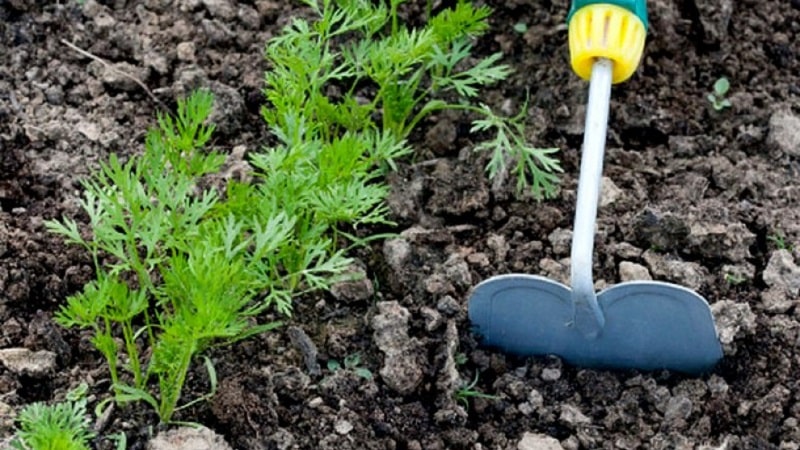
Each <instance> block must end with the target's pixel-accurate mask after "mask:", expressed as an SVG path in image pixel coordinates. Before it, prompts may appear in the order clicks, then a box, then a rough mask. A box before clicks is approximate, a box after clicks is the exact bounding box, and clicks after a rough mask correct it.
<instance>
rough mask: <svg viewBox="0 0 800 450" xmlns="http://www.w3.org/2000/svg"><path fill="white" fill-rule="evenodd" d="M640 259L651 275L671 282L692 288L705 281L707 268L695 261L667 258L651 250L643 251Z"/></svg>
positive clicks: (698, 287) (703, 283)
mask: <svg viewBox="0 0 800 450" xmlns="http://www.w3.org/2000/svg"><path fill="white" fill-rule="evenodd" d="M642 259H644V261H645V263H646V264H647V266H648V267H649V268H650V271H651V272H652V274H653V275H656V276H658V277H661V278H664V279H666V280H668V281H671V282H673V283H677V284H681V285H684V286H686V287H688V288H689V289H694V290H698V289H700V288H702V287H703V286H704V285H705V283H706V274H707V269H706V268H705V267H703V266H701V265H700V264H698V263H696V262H691V261H681V260H678V259H667V258H666V257H665V256H663V255H660V254H658V253H656V252H654V251H653V250H647V251H645V252H644V253H643V254H642Z"/></svg>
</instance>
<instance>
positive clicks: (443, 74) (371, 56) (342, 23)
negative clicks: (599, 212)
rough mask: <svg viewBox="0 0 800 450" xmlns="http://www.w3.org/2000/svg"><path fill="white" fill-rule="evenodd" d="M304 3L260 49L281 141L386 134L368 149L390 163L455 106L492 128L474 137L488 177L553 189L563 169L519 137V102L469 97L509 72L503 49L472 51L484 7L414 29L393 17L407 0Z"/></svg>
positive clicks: (477, 126)
mask: <svg viewBox="0 0 800 450" xmlns="http://www.w3.org/2000/svg"><path fill="white" fill-rule="evenodd" d="M303 3H304V4H305V5H306V6H308V7H309V8H311V10H312V11H313V13H314V14H315V18H314V19H313V20H305V19H300V18H297V19H294V20H293V21H292V23H291V24H290V25H289V26H287V27H286V28H285V29H284V30H283V32H282V33H281V34H280V35H278V36H276V37H275V38H273V39H272V40H271V41H270V42H269V43H268V45H267V49H266V57H267V60H268V62H269V65H270V70H269V71H267V73H266V89H265V92H266V96H267V99H268V100H269V102H270V105H269V106H265V107H264V109H263V115H264V118H265V119H266V121H267V123H268V124H269V126H270V127H271V128H272V129H273V131H274V132H275V134H276V136H278V137H279V138H280V140H281V143H282V146H283V148H285V149H289V151H290V152H291V149H292V148H294V147H296V146H298V145H301V144H302V145H310V143H322V145H329V144H330V143H332V142H336V141H337V139H340V138H341V136H343V135H346V136H348V137H349V139H352V140H354V141H365V140H379V141H389V142H391V144H390V145H387V146H386V147H385V148H384V149H379V150H378V151H377V152H376V154H374V155H371V156H374V157H377V158H378V159H381V160H384V161H385V162H386V164H388V165H390V166H391V164H392V162H393V161H394V159H396V158H398V157H400V156H403V155H404V154H406V153H408V149H406V148H405V147H404V146H403V144H402V143H403V142H404V141H405V140H406V139H407V138H408V136H409V135H410V133H411V132H412V130H414V129H415V128H416V127H417V126H418V125H419V123H420V122H421V121H422V120H423V119H425V118H426V117H428V116H430V115H431V114H433V113H435V112H437V111H442V110H460V111H466V112H470V113H472V114H475V115H477V116H479V117H481V119H479V120H477V121H476V122H475V123H474V127H473V131H481V132H487V133H493V134H494V135H495V137H494V138H493V139H491V140H490V141H488V142H485V143H482V144H480V145H478V146H477V147H476V150H477V151H489V152H491V153H492V156H491V161H492V163H490V165H489V167H487V170H488V172H489V175H490V177H495V176H498V175H499V174H500V172H501V171H506V170H510V171H511V172H512V173H513V174H514V176H515V177H516V179H517V188H518V191H523V190H526V189H530V191H531V192H532V193H533V194H534V196H535V197H537V198H541V197H545V196H550V195H552V194H553V193H554V188H553V184H554V183H555V182H556V181H557V179H556V176H555V175H554V173H555V172H559V171H560V170H561V169H560V166H559V164H558V161H557V160H555V159H554V158H552V156H551V155H552V153H554V152H555V149H539V148H535V147H532V146H529V145H528V144H526V143H525V130H524V126H523V125H524V113H525V111H523V112H522V113H521V115H520V116H518V117H516V118H513V119H508V118H504V117H500V116H498V115H497V114H495V113H494V112H493V111H492V110H491V109H490V108H488V107H486V106H485V105H480V104H476V103H475V99H476V98H477V97H478V95H479V93H480V89H481V88H483V87H486V86H489V85H491V84H494V83H496V82H498V81H502V80H505V79H506V78H507V77H508V76H509V75H510V73H511V69H510V67H508V66H507V65H505V64H501V63H500V59H501V54H500V53H495V54H492V55H490V56H488V57H486V58H483V59H478V60H477V61H476V60H475V58H474V57H473V55H472V49H473V41H474V39H475V38H476V37H478V36H480V35H482V34H484V33H485V32H486V31H487V30H488V28H489V24H488V17H489V15H490V12H491V11H490V10H489V8H487V7H485V6H480V7H476V6H473V5H472V4H471V3H470V2H468V1H463V0H461V1H458V2H457V3H456V4H455V6H454V7H453V8H450V9H446V10H444V11H442V12H441V13H439V14H438V15H436V16H434V17H432V18H431V19H430V20H429V21H428V22H427V23H426V24H425V25H424V26H423V27H420V28H416V29H415V28H408V27H405V26H403V25H402V24H400V23H399V20H398V6H399V5H400V4H402V3H403V0H392V1H391V2H390V4H389V5H388V6H387V5H386V4H385V2H372V1H369V0H354V1H347V2H338V1H331V0H303ZM446 99H447V100H446ZM382 151H383V152H385V153H381V152H382ZM500 161H502V163H500ZM372 200H373V201H374V202H375V205H377V204H379V203H380V201H381V199H379V198H377V197H375V198H372ZM362 204H363V203H362Z"/></svg>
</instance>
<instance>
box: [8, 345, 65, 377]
mask: <svg viewBox="0 0 800 450" xmlns="http://www.w3.org/2000/svg"><path fill="white" fill-rule="evenodd" d="M0 362H2V363H3V365H4V366H6V367H7V368H8V370H10V371H12V372H14V373H16V374H25V375H29V376H32V377H38V376H42V375H45V374H47V373H51V372H52V371H53V370H55V368H56V354H55V352H51V351H48V350H39V351H36V352H34V351H31V350H28V349H27V348H4V349H2V350H0Z"/></svg>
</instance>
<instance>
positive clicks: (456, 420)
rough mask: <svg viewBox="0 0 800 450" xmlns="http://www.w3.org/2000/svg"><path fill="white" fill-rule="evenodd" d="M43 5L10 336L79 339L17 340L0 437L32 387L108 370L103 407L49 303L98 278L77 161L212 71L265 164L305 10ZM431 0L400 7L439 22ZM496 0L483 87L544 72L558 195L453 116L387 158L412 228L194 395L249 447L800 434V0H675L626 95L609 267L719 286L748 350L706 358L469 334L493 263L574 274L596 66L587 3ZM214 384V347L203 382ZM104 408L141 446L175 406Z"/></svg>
mask: <svg viewBox="0 0 800 450" xmlns="http://www.w3.org/2000/svg"><path fill="white" fill-rule="evenodd" d="M32 3H43V2H26V1H24V0H8V1H6V2H4V3H3V5H2V6H0V34H1V35H2V41H0V42H2V44H0V61H2V65H1V66H0V349H11V348H25V349H28V350H30V351H47V352H53V353H52V354H54V355H55V358H54V360H48V358H44V361H43V363H44V364H45V366H44V367H40V366H37V365H35V364H33V362H32V361H23V362H21V363H20V362H19V361H18V362H17V363H9V362H8V361H6V364H4V365H0V436H3V435H5V434H11V433H13V421H12V420H13V419H12V417H13V411H14V410H18V409H19V408H20V407H22V406H23V405H25V404H28V403H31V402H35V401H53V400H58V399H61V398H63V395H64V393H65V392H66V391H67V390H69V389H70V388H73V387H75V386H76V385H77V384H79V383H81V382H86V383H87V384H88V385H89V386H90V393H91V396H92V397H90V399H91V402H90V405H94V404H95V403H96V402H97V401H99V400H101V399H103V398H106V397H107V396H108V390H109V387H110V385H109V378H108V373H107V368H106V366H105V362H104V360H103V359H102V357H101V355H100V354H99V353H98V352H97V351H96V350H94V348H93V346H92V345H91V343H90V342H89V341H88V337H87V335H85V334H81V333H80V332H78V331H75V330H65V329H63V328H61V327H60V326H58V325H56V324H55V323H54V322H53V320H52V318H53V314H54V313H55V311H57V310H58V308H59V307H60V305H62V304H63V303H64V301H65V298H66V297H67V296H68V295H71V294H74V293H75V292H77V291H79V290H80V289H81V288H82V286H83V285H84V284H85V283H87V282H88V281H89V280H91V279H92V277H93V275H94V274H93V269H92V261H91V258H90V256H89V255H88V254H86V253H85V252H84V251H83V250H82V249H81V248H79V247H77V246H66V245H65V244H64V243H63V240H62V238H61V237H59V236H56V235H53V234H50V233H48V232H47V231H46V229H45V226H44V221H46V220H50V219H56V218H60V217H62V216H66V217H72V218H75V219H76V220H77V221H79V222H82V223H83V222H85V221H86V217H85V215H83V213H82V212H81V209H80V207H79V204H78V199H79V198H80V195H81V186H80V184H79V182H80V180H81V179H83V178H84V177H86V176H87V175H88V174H89V171H90V169H91V168H92V167H96V166H97V164H98V162H100V161H105V160H106V158H107V157H108V155H109V154H111V153H118V154H120V155H122V156H126V155H131V154H135V153H137V152H140V151H141V149H142V144H143V140H144V133H145V131H146V129H147V128H148V126H150V125H151V124H152V123H153V120H154V117H155V113H156V111H158V110H161V109H163V108H168V109H171V108H174V105H175V99H177V98H179V97H182V96H185V95H187V94H188V93H189V92H191V91H192V90H193V89H195V88H208V89H210V90H211V91H212V92H213V93H214V94H215V96H216V105H215V112H214V113H213V114H212V121H214V122H215V123H216V124H217V130H216V132H215V134H214V138H213V147H214V148H217V149H219V150H220V151H222V152H223V153H225V154H226V155H228V165H227V175H228V176H230V177H240V176H242V175H243V174H244V172H245V170H246V168H244V166H243V164H244V163H243V160H242V157H243V155H244V154H245V153H246V152H247V151H248V150H250V149H258V148H260V147H262V146H264V145H266V144H267V143H269V142H272V140H273V138H272V137H271V136H270V134H269V132H268V130H266V127H265V125H264V121H263V120H262V118H261V116H260V114H259V109H260V108H261V106H262V105H263V104H264V99H263V95H262V92H261V90H262V88H263V75H264V71H265V70H266V69H267V65H266V63H265V61H264V59H263V50H264V45H265V43H266V42H267V41H268V39H269V38H270V37H272V36H274V35H276V34H278V33H279V32H280V29H281V28H282V27H283V26H284V25H285V24H286V23H287V22H288V20H289V19H290V18H291V17H293V16H294V15H296V14H298V12H299V11H301V9H300V8H299V6H298V5H297V4H295V3H292V2H288V1H283V0H280V1H279V0H275V1H269V0H265V1H261V0H256V1H243V2H232V1H227V0H203V1H197V0H174V1H170V0H147V1H143V2H134V1H127V2H126V1H125V0H116V1H105V2H99V3H98V2H95V1H94V0H87V1H86V2H82V3H81V4H78V2H76V1H72V0H65V1H61V2H48V3H47V4H46V5H35V6H31V4H32ZM424 3H425V2H422V1H420V2H411V3H410V4H408V5H405V6H404V9H403V11H402V16H403V17H406V18H407V19H408V21H409V22H413V23H419V22H420V20H421V19H420V17H421V15H422V13H423V11H424V9H425V4H424ZM488 4H489V5H490V6H491V7H492V8H493V10H494V13H493V15H492V19H491V25H492V29H491V30H490V32H489V33H488V34H487V35H485V36H483V37H482V38H481V39H480V41H479V42H478V45H477V50H478V51H477V52H476V56H486V55H489V54H491V53H493V52H496V51H502V52H503V54H504V55H505V57H504V62H506V63H508V64H510V65H511V66H512V67H513V69H514V71H515V72H514V74H513V75H512V76H511V78H510V80H509V81H508V82H505V83H503V84H502V85H500V86H497V87H495V88H493V89H492V90H488V91H486V92H484V94H482V96H481V99H482V101H484V102H486V103H487V104H489V105H490V106H492V107H494V108H496V109H498V110H500V111H504V112H506V113H508V114H515V113H516V112H517V111H518V109H519V108H520V107H522V105H523V104H524V102H525V98H526V93H529V95H530V98H529V103H528V108H529V111H528V113H529V114H528V119H527V123H528V125H529V127H528V128H529V131H530V132H529V136H528V139H529V141H530V142H531V143H532V144H533V145H536V146H541V147H558V148H559V149H560V150H561V151H560V152H559V153H558V157H559V158H560V159H561V162H562V166H563V168H564V174H563V175H562V176H561V178H560V180H561V181H560V184H559V190H558V193H557V195H556V197H555V198H554V199H550V200H543V201H536V200H534V199H533V198H530V197H529V196H518V195H516V194H515V191H514V186H513V183H499V182H493V181H491V180H488V179H487V177H486V175H485V173H484V167H485V164H486V157H487V156H486V155H484V154H480V153H475V152H472V151H471V150H472V148H473V147H474V146H475V137H474V136H472V135H470V133H469V128H470V122H469V121H470V117H469V116H467V115H464V114H450V113H446V114H439V115H436V116H432V117H430V118H429V119H428V120H426V121H424V122H422V123H421V128H420V129H419V132H417V133H415V134H414V135H412V139H411V143H412V145H413V146H414V148H415V155H414V157H413V158H410V159H408V160H406V161H404V162H402V163H400V167H399V170H398V171H397V172H396V173H393V174H392V175H390V177H389V180H390V182H391V186H392V194H391V196H390V199H389V204H390V207H391V211H392V219H393V220H394V221H395V222H396V223H397V225H396V226H395V227H390V228H387V229H381V230H379V231H382V232H392V233H397V234H398V236H397V237H395V238H393V239H391V240H388V241H385V242H384V241H380V242H378V241H376V242H375V243H373V244H372V245H371V246H370V247H368V248H362V249H360V250H357V251H356V252H355V254H354V255H353V256H354V257H356V258H357V260H358V261H359V263H360V265H361V266H362V267H363V268H364V270H365V272H366V278H365V279H364V280H363V281H360V282H353V283H349V284H343V285H339V286H337V288H336V289H334V290H333V292H331V293H318V294H314V295H309V296H306V297H304V298H302V299H301V300H300V301H299V302H297V303H296V305H295V311H294V315H293V317H292V319H291V320H289V321H288V323H287V324H286V326H284V327H282V328H279V329H278V330H276V331H273V332H270V333H266V334H262V335H259V336H257V337H255V338H252V339H250V340H247V341H244V342H241V343H238V344H236V345H234V346H233V347H230V348H228V347H226V348H224V349H219V350H212V351H210V352H208V353H207V354H208V356H210V358H211V360H212V361H213V363H214V365H215V367H216V371H217V375H218V379H219V389H218V392H217V394H216V395H215V396H214V397H213V398H212V399H211V400H210V401H208V402H203V403H199V404H196V405H194V406H192V407H191V408H188V409H185V410H182V411H180V412H179V413H178V414H177V416H176V420H181V421H191V422H198V423H201V424H203V425H205V426H207V427H209V428H210V429H211V430H213V431H215V432H216V433H219V434H220V435H222V436H223V437H224V438H225V439H226V440H227V442H228V443H230V445H231V446H232V447H234V448H236V449H244V450H249V449H262V448H280V449H283V448H286V449H288V448H301V449H308V448H322V449H328V448H330V449H333V448H336V449H346V448H353V449H368V448H374V449H385V448H397V449H436V448H442V449H444V448H452V449H455V448H465V449H467V448H469V449H479V448H485V449H489V448H491V449H495V448H497V449H506V448H510V449H515V448H519V449H532V448H544V447H541V445H544V444H543V442H545V441H546V439H545V437H549V438H552V439H554V440H556V441H558V442H559V443H560V444H559V445H561V446H562V447H563V448H565V449H570V448H572V449H577V448H631V449H633V448H659V449H668V448H669V449H672V448H686V449H689V448H696V447H699V446H702V445H706V446H708V447H706V448H740V449H754V448H759V449H770V448H776V449H778V448H781V449H797V448H800V375H798V374H800V301H799V300H798V290H800V268H799V267H798V266H797V263H796V261H797V260H798V258H799V257H800V253H799V252H800V249H798V248H797V245H798V243H800V186H798V185H797V184H796V182H795V181H796V179H797V177H798V175H800V165H799V164H798V161H799V160H798V156H800V137H798V130H799V129H800V58H799V56H798V47H797V42H798V39H799V38H800V4H798V3H797V2H796V1H792V2H785V1H775V0H771V1H767V2H756V1H751V0H748V1H741V2H733V1H731V0H709V1H701V0H688V1H683V2H678V1H673V0H655V1H651V2H650V4H649V5H648V6H649V13H650V30H649V36H648V42H647V46H646V50H645V57H644V60H643V62H642V64H641V67H640V69H639V70H638V72H637V73H636V74H635V75H634V77H633V78H632V79H631V80H630V81H628V82H627V83H625V84H622V85H619V86H617V87H615V88H614V90H613V93H612V105H611V115H610V127H609V139H608V146H607V151H606V160H605V163H606V165H605V170H604V174H605V176H606V177H607V179H606V180H605V181H604V193H603V199H602V205H601V208H600V211H599V218H598V236H597V249H596V252H595V255H596V257H595V267H594V273H595V279H596V281H597V284H598V287H601V286H605V285H611V284H615V283H618V282H620V281H624V280H628V279H634V278H641V277H643V276H649V277H652V278H653V279H657V280H664V281H669V282H673V283H677V284H680V285H684V286H687V287H689V288H691V289H694V290H696V291H698V292H699V293H700V294H701V295H702V296H704V297H705V298H706V299H708V301H709V303H711V304H712V309H713V311H714V313H715V315H716V318H717V325H718V328H719V331H720V332H721V333H722V336H721V338H722V340H723V344H724V348H725V358H724V359H723V361H722V362H721V363H720V364H719V365H718V367H717V368H716V369H715V370H714V371H713V372H712V373H711V374H708V375H706V376H703V377H698V378H691V377H686V376H682V375H679V374H674V373H668V372H658V373H635V372H622V373H620V372H605V371H593V370H584V369H580V368H576V367H571V366H569V365H566V364H562V362H561V361H559V360H558V359H556V358H531V359H519V358H513V357H509V356H504V355H502V354H500V353H497V352H493V351H490V350H487V349H483V348H481V347H479V346H478V345H477V342H476V341H475V339H474V338H473V337H472V336H471V334H470V324H469V321H468V319H467V312H466V311H467V299H468V294H469V290H470V288H471V287H472V286H474V285H475V284H477V283H478V282H480V281H481V280H483V279H485V278H487V277H490V276H492V275H497V274H503V273H520V272H521V273H530V274H540V275H545V276H549V277H552V278H555V279H560V280H562V281H565V282H566V281H568V279H567V278H568V276H569V261H568V259H566V258H568V256H569V244H570V232H571V226H572V215H573V214H574V203H575V190H576V180H577V169H578V161H579V148H580V144H581V140H582V133H583V119H584V112H585V107H584V104H585V101H586V88H587V85H586V83H584V82H583V81H581V80H579V79H578V78H577V77H576V76H575V75H574V74H573V73H572V72H571V70H570V68H569V61H568V48H567V28H566V25H565V17H566V14H567V8H568V5H567V4H566V3H565V2H549V1H541V2H533V1H530V2H523V1H518V0H515V1H508V2H499V1H491V2H488ZM434 6H435V7H436V8H442V7H444V6H446V5H440V4H438V3H436V4H435V5H434ZM520 24H524V26H522V25H520ZM721 77H727V79H729V80H730V86H731V87H730V91H729V92H728V93H727V98H728V99H729V101H730V104H731V106H730V107H728V108H723V109H720V110H716V109H714V108H713V107H712V105H711V103H710V102H709V100H708V99H707V95H708V94H709V93H710V92H712V89H713V85H714V83H715V81H716V80H717V79H719V78H721ZM310 344H313V345H310ZM311 347H316V352H317V354H316V357H315V355H314V349H312V348H311ZM43 354H44V353H43ZM48 354H51V353H48ZM355 355H357V356H355ZM6 359H8V358H6ZM332 360H335V361H337V362H338V363H339V366H341V368H340V369H339V370H331V369H334V368H335V365H333V364H329V361H332ZM345 360H346V361H347V363H345ZM315 362H316V363H317V364H319V365H320V370H319V371H317V370H316V367H315V364H314V363H315ZM367 374H371V375H372V376H371V377H369V376H366V375H367ZM473 381H475V383H474V385H471V383H472V382H473ZM208 382H209V380H208V377H207V375H206V372H205V370H204V368H203V365H202V364H200V363H198V364H195V366H194V367H193V369H192V371H191V372H190V377H189V380H188V384H187V386H188V387H187V389H186V390H185V392H184V396H185V398H187V399H191V398H194V397H197V396H199V395H202V394H204V393H205V392H207V390H208ZM470 385H471V387H470V389H466V387H467V386H470ZM104 419H105V420H104V421H103V423H102V425H103V428H102V430H101V432H100V434H101V436H107V435H111V434H114V433H119V432H123V433H125V434H126V436H127V441H128V447H129V448H132V449H136V448H144V446H145V443H146V442H147V441H148V439H149V438H150V437H152V436H151V435H152V433H155V432H157V431H158V430H159V427H157V426H156V425H157V424H158V418H157V417H156V416H155V415H154V414H153V413H152V412H151V411H150V410H149V409H147V408H146V407H145V406H143V405H131V406H128V407H126V408H124V409H120V408H115V409H114V410H112V411H111V413H110V416H108V417H105V418H104ZM551 442H552V441H551ZM97 446H98V448H111V446H112V443H111V442H110V441H108V440H106V439H98V440H97ZM553 448H558V447H557V446H556V447H553Z"/></svg>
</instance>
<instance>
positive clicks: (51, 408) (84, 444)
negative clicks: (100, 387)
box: [10, 384, 94, 450]
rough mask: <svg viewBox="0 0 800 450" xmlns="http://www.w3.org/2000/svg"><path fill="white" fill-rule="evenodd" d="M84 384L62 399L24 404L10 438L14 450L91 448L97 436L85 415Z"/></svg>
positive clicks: (81, 449) (85, 387)
mask: <svg viewBox="0 0 800 450" xmlns="http://www.w3.org/2000/svg"><path fill="white" fill-rule="evenodd" d="M87 389H88V387H87V386H86V385H85V384H83V385H81V386H79V387H78V388H76V389H75V390H72V391H70V392H69V393H68V394H67V398H66V399H65V400H64V401H63V402H60V403H56V404H53V405H46V404H44V403H42V402H36V403H31V404H30V405H27V406H25V408H23V409H22V411H21V412H20V414H19V418H18V422H19V428H18V429H17V432H16V435H15V436H14V439H13V440H12V441H11V447H10V448H11V449H14V450H89V448H90V445H89V444H90V441H91V440H92V438H93V437H94V433H93V432H92V431H91V429H90V428H91V423H90V421H89V417H88V416H87V415H86V403H87V401H86V395H85V394H86V390H87Z"/></svg>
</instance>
